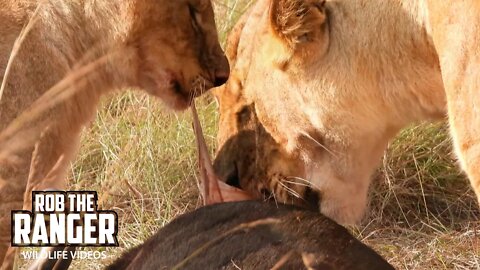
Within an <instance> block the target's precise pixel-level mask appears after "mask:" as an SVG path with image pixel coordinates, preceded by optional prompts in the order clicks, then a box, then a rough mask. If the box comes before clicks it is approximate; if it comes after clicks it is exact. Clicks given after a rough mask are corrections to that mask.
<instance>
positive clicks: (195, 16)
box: [188, 5, 201, 33]
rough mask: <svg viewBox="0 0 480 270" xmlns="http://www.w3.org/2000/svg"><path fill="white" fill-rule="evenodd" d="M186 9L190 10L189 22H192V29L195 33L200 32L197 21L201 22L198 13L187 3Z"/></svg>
mask: <svg viewBox="0 0 480 270" xmlns="http://www.w3.org/2000/svg"><path fill="white" fill-rule="evenodd" d="M188 11H189V12H190V19H191V22H192V27H193V29H194V30H195V32H197V33H198V32H200V25H199V22H201V20H200V19H201V18H200V14H199V13H198V12H197V10H196V9H195V8H194V7H193V6H191V5H188Z"/></svg>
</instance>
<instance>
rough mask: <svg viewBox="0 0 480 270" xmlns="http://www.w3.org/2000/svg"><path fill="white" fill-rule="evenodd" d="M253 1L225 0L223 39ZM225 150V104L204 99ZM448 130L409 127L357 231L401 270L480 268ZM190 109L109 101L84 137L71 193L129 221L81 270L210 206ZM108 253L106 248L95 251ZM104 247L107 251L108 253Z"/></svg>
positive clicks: (121, 98) (137, 98) (478, 223)
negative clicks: (221, 128) (200, 181)
mask: <svg viewBox="0 0 480 270" xmlns="http://www.w3.org/2000/svg"><path fill="white" fill-rule="evenodd" d="M246 2H248V0H244V1H242V0H216V1H214V3H215V4H216V9H217V10H216V11H217V18H218V21H219V31H220V32H221V37H222V40H224V38H225V33H227V32H228V30H229V29H230V28H231V26H232V25H233V24H234V22H235V21H236V19H237V18H238V16H239V15H240V14H241V12H242V11H243V10H244V9H245V6H246V4H247V3H246ZM198 105H199V106H198V107H199V114H200V118H201V122H202V125H203V127H204V131H205V133H206V134H205V135H206V138H207V142H208V143H209V145H210V149H212V154H213V151H214V148H215V133H216V130H217V120H218V117H217V116H218V115H217V112H216V108H217V104H216V103H215V101H214V99H213V98H212V97H211V96H209V95H206V96H205V97H203V98H201V99H200V100H199V101H198ZM450 145H451V143H450V139H449V137H448V131H447V127H446V124H445V123H436V124H423V125H420V126H415V127H411V128H409V129H406V130H404V131H403V132H402V133H401V134H400V135H399V136H398V137H397V138H396V140H395V141H394V142H392V144H391V145H390V147H389V150H388V151H387V152H386V153H385V157H384V160H383V165H382V166H381V168H380V169H379V170H378V173H377V175H376V176H375V178H376V181H375V184H374V186H373V187H372V192H371V194H372V195H371V197H372V200H371V205H370V211H369V215H368V216H367V217H366V218H365V221H364V222H363V224H362V225H361V226H358V227H354V228H351V231H352V232H353V233H354V235H355V236H357V237H358V238H359V239H360V240H361V241H363V242H364V243H366V244H367V245H369V246H371V247H372V248H374V249H375V250H377V251H378V252H379V253H380V254H382V255H383V256H384V257H385V258H386V259H387V260H388V261H389V262H390V263H392V264H393V265H394V266H395V267H396V268H398V269H480V235H478V234H480V209H479V207H478V205H477V203H476V199H475V197H474V194H473V191H472V190H471V188H470V186H469V184H468V181H467V180H466V178H465V176H464V175H463V174H462V173H461V172H460V170H459V168H458V166H457V163H456V160H455V159H454V155H453V153H452V149H451V146H450ZM196 173H197V164H196V149H195V144H194V136H193V132H192V128H191V118H190V115H189V113H188V112H185V113H180V114H174V113H172V112H171V111H168V110H167V109H166V108H165V107H164V106H163V105H162V104H161V102H159V101H157V100H155V99H154V98H151V97H148V96H146V95H143V94H141V93H138V92H133V91H132V92H128V93H121V94H118V95H113V96H109V97H106V98H105V99H104V101H103V103H102V109H101V110H100V111H99V112H98V115H97V118H96V121H95V122H94V123H92V126H91V127H90V128H89V129H88V130H86V131H85V132H84V136H83V140H82V147H81V151H80V153H79V155H78V158H77V159H76V161H75V163H74V164H73V165H72V172H71V176H70V177H71V179H70V180H71V181H70V183H71V189H75V190H97V191H98V192H99V197H100V200H101V204H100V205H102V207H103V208H104V209H113V210H116V211H117V212H118V213H119V216H120V225H119V228H120V234H119V241H120V247H119V248H109V249H107V252H108V258H107V259H105V260H91V261H89V260H80V261H76V262H74V266H75V267H74V268H73V269H102V268H103V266H104V265H106V264H108V263H109V262H111V261H112V260H114V259H115V258H116V257H117V256H119V255H120V254H121V252H122V251H124V250H126V249H128V248H131V247H133V246H136V245H138V244H140V243H141V242H142V241H143V240H145V239H146V238H147V237H149V236H151V235H152V234H153V233H154V232H155V231H157V230H158V229H159V228H161V227H162V226H163V225H164V224H166V223H168V222H169V221H170V220H171V219H172V218H174V217H175V216H177V215H179V214H181V213H184V212H186V211H189V210H192V209H195V208H196V207H198V206H200V205H201V201H200V199H199V196H198V192H197V191H196V181H197V180H196V179H197V176H196ZM94 250H99V249H94ZM101 250H103V249H101Z"/></svg>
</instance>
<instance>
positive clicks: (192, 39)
mask: <svg viewBox="0 0 480 270" xmlns="http://www.w3.org/2000/svg"><path fill="white" fill-rule="evenodd" d="M0 21H1V22H2V27H1V28H0V74H1V75H0V76H1V77H0V82H1V88H0V119H1V120H0V130H2V133H1V135H0V160H1V161H0V164H1V165H0V194H1V195H0V262H1V261H2V260H3V258H4V256H5V253H6V250H7V248H8V243H9V242H10V230H11V228H10V211H11V210H14V209H22V206H24V208H25V209H28V208H29V206H30V198H31V191H32V190H43V189H46V188H49V189H58V190H63V189H65V187H66V183H65V178H66V172H67V168H68V166H69V164H70V162H71V161H72V159H73V158H74V156H75V152H76V151H77V148H78V143H79V137H80V132H81V130H82V128H83V127H84V126H85V125H86V124H87V123H89V122H90V121H91V119H92V118H93V117H94V115H95V112H96V107H97V105H98V102H99V98H100V96H102V95H103V94H105V93H107V92H110V91H113V90H121V89H128V88H136V89H141V90H145V91H146V92H148V93H149V94H151V95H153V96H156V97H159V98H160V99H161V100H163V101H164V102H165V103H166V104H167V105H168V106H169V107H171V108H173V109H175V110H182V109H185V108H187V107H188V106H189V105H190V103H191V101H192V99H193V98H194V97H196V96H198V95H200V94H202V92H203V90H204V89H208V88H211V87H213V86H219V85H221V84H222V83H224V82H225V81H226V80H227V78H228V75H229V65H228V62H227V59H226V57H225V55H224V53H223V51H222V49H221V47H220V44H219V41H218V36H217V30H216V26H215V21H214V14H213V8H212V5H211V3H210V0H175V1H168V0H161V1H158V0H124V1H95V0H81V1H61V0H38V1H33V0H32V1H16V0H0ZM27 183H28V185H27ZM24 194H25V195H24ZM10 263H11V261H10V262H7V261H6V263H5V264H4V267H5V268H9V267H11V265H10Z"/></svg>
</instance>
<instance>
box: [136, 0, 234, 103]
mask: <svg viewBox="0 0 480 270" xmlns="http://www.w3.org/2000/svg"><path fill="white" fill-rule="evenodd" d="M132 2H135V4H133V5H132V7H133V9H132V10H131V11H130V12H131V13H132V14H129V15H128V16H133V17H134V19H133V20H132V21H133V25H132V27H131V30H130V33H128V38H127V39H128V40H127V43H128V44H131V45H133V46H134V47H135V48H137V52H138V58H139V61H138V76H137V78H136V82H134V83H135V84H137V83H138V86H139V87H141V88H143V89H146V90H147V91H148V92H149V93H150V94H153V95H157V96H159V97H161V98H162V100H164V101H166V103H167V104H168V105H170V106H171V107H173V108H175V109H184V108H185V107H187V106H188V105H189V104H190V102H191V100H192V99H193V98H194V97H196V96H198V95H200V94H202V91H204V90H205V89H209V88H211V87H214V86H219V85H221V84H223V83H224V82H225V81H226V80H227V78H228V75H229V66H228V62H227V59H226V57H225V55H224V53H223V51H222V49H221V47H220V44H219V43H218V35H217V29H216V26H215V21H214V14H213V9H212V5H211V1H210V0H178V1H149V0H136V1H132ZM135 17H138V18H135Z"/></svg>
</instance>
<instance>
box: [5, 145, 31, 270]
mask: <svg viewBox="0 0 480 270" xmlns="http://www.w3.org/2000/svg"><path fill="white" fill-rule="evenodd" d="M31 155H32V149H28V150H25V151H23V152H22V153H19V154H18V156H17V157H18V160H17V161H15V162H11V161H10V160H1V161H0V269H12V268H13V258H14V253H12V252H9V253H8V254H7V250H8V249H9V247H10V235H11V211H12V210H20V209H22V205H23V192H24V191H25V186H26V184H27V179H28V164H29V162H30V159H31Z"/></svg>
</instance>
